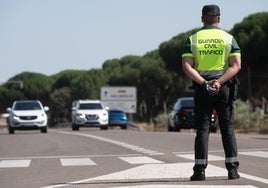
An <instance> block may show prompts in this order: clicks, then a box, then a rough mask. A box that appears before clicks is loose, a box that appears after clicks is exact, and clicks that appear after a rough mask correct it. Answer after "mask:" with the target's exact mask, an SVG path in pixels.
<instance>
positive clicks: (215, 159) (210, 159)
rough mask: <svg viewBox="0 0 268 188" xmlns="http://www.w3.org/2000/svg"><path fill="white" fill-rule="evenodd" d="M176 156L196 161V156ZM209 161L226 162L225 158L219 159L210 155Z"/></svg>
mask: <svg viewBox="0 0 268 188" xmlns="http://www.w3.org/2000/svg"><path fill="white" fill-rule="evenodd" d="M176 156H178V157H181V158H185V159H190V160H194V154H181V155H176ZM208 160H209V161H224V160H225V158H224V157H219V156H216V155H208Z"/></svg>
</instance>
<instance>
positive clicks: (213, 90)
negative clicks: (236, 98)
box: [203, 81, 219, 95]
mask: <svg viewBox="0 0 268 188" xmlns="http://www.w3.org/2000/svg"><path fill="white" fill-rule="evenodd" d="M203 86H204V87H205V89H206V90H207V92H208V93H209V94H211V95H217V94H218V93H219V91H218V90H217V89H216V88H215V87H212V86H211V85H210V84H209V83H208V82H207V81H205V82H204V83H203Z"/></svg>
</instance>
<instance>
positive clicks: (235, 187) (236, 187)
mask: <svg viewBox="0 0 268 188" xmlns="http://www.w3.org/2000/svg"><path fill="white" fill-rule="evenodd" d="M110 188H258V187H255V186H252V185H166V184H162V185H159V184H158V185H142V186H140V185H138V186H135V185H134V186H120V187H110Z"/></svg>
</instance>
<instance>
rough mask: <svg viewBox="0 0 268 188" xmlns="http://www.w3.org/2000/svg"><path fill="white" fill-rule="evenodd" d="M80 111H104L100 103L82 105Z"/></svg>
mask: <svg viewBox="0 0 268 188" xmlns="http://www.w3.org/2000/svg"><path fill="white" fill-rule="evenodd" d="M79 109H80V110H89V109H102V105H101V104H100V103H82V104H80V105H79Z"/></svg>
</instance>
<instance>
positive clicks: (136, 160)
mask: <svg viewBox="0 0 268 188" xmlns="http://www.w3.org/2000/svg"><path fill="white" fill-rule="evenodd" d="M119 159H121V160H123V161H126V162H127V163H129V164H159V163H164V162H163V161H159V160H156V159H153V158H151V157H146V156H141V157H119Z"/></svg>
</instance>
